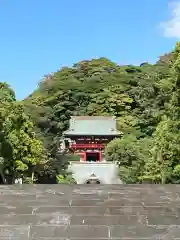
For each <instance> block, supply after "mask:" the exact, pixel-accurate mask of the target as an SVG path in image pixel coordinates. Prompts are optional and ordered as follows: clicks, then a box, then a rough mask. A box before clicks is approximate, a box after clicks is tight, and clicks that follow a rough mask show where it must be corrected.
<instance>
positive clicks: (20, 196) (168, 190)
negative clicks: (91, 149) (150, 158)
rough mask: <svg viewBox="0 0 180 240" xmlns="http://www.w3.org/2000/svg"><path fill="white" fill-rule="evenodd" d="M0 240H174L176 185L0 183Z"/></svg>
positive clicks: (179, 225) (179, 193) (178, 205)
mask: <svg viewBox="0 0 180 240" xmlns="http://www.w3.org/2000/svg"><path fill="white" fill-rule="evenodd" d="M2 239H3V240H5V239H6V240H7V239H9V240H10V239H11V240H15V239H16V240H21V239H22V240H26V239H31V240H32V239H34V240H42V239H44V240H45V239H46V240H57V239H59V240H65V239H73V240H99V239H101V240H107V239H114V240H118V239H126V240H130V239H131V240H132V239H137V240H145V239H151V240H152V239H153V240H154V239H164V240H171V239H180V185H76V186H75V185H74V186H70V185H38V186H33V185H18V186H15V185H14V186H3V185H2V186H0V240H2Z"/></svg>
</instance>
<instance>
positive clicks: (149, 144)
mask: <svg viewBox="0 0 180 240" xmlns="http://www.w3.org/2000/svg"><path fill="white" fill-rule="evenodd" d="M71 115H115V116H116V118H117V127H118V129H119V130H120V131H122V132H123V137H122V138H121V139H116V140H113V141H112V142H110V143H109V144H108V146H107V148H106V158H107V160H109V161H116V162H117V164H118V165H119V169H120V171H119V174H120V177H121V178H122V179H123V181H124V182H127V183H136V182H144V181H145V182H146V181H148V182H151V183H170V182H173V183H176V182H180V163H179V161H180V150H179V146H180V133H179V132H180V131H179V130H180V43H177V45H176V48H175V50H174V51H173V52H172V53H170V54H166V55H164V56H162V57H161V58H160V59H159V61H158V62H157V63H156V64H154V65H152V64H148V63H142V64H141V65H140V66H132V65H128V66H123V65H122V66H120V65H118V64H116V63H114V62H111V61H110V60H108V59H106V58H99V59H92V60H91V61H82V62H79V63H77V64H74V66H72V67H64V68H62V69H60V70H59V71H57V72H55V73H53V74H49V75H47V76H45V77H44V79H43V80H42V81H41V83H40V84H39V87H38V89H37V90H36V91H35V92H34V93H32V94H31V95H30V96H29V97H28V98H27V99H25V100H24V101H22V102H18V101H16V99H15V94H14V92H13V91H12V90H11V88H10V87H9V86H8V85H7V84H5V83H1V85H0V156H1V165H0V166H1V172H2V174H1V175H2V176H4V174H6V170H8V172H9V173H10V174H11V175H13V178H14V177H16V176H19V174H20V175H23V176H25V177H26V178H28V177H30V178H31V179H33V178H34V174H35V177H38V175H41V176H42V175H46V176H49V175H51V176H52V175H53V174H56V175H57V174H58V175H57V176H60V177H59V178H58V181H59V182H63V181H64V182H66V180H63V179H64V178H65V176H66V175H67V174H66V169H67V165H68V159H67V157H65V156H62V155H61V154H59V153H58V144H59V141H60V138H61V135H62V132H63V131H64V130H66V129H67V128H68V123H69V119H70V116H71ZM36 175H37V176H36Z"/></svg>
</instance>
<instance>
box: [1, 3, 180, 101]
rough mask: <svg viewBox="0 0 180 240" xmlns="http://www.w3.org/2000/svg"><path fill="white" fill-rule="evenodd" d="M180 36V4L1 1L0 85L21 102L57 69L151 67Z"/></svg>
mask: <svg viewBox="0 0 180 240" xmlns="http://www.w3.org/2000/svg"><path fill="white" fill-rule="evenodd" d="M179 37H180V4H179V3H176V4H175V5H172V6H171V5H170V6H169V1H168V0H136V1H135V0H131V1H130V0H129V1H128V0H127V1H124V0H86V1H85V0H76V1H75V0H52V1H49V0H26V1H24V0H1V1H0V66H1V67H0V70H1V72H0V81H7V82H8V83H9V84H10V85H11V86H12V87H13V88H14V89H15V91H16V94H17V98H18V99H23V98H24V97H26V96H28V94H30V93H31V92H32V91H33V90H34V89H35V88H36V87H37V84H38V82H39V81H40V80H41V79H42V78H43V76H44V75H45V74H47V73H49V72H54V71H56V70H57V69H59V68H60V67H62V66H70V65H72V64H73V63H75V62H78V61H80V60H83V59H91V58H96V57H107V58H110V59H111V60H113V61H115V62H117V63H119V64H127V63H128V64H140V63H141V62H144V61H148V62H155V61H156V60H157V57H158V56H160V55H162V54H163V53H165V52H169V51H170V50H172V48H173V47H174V45H175V42H176V40H177V39H178V38H179Z"/></svg>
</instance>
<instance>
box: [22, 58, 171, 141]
mask: <svg viewBox="0 0 180 240" xmlns="http://www.w3.org/2000/svg"><path fill="white" fill-rule="evenodd" d="M169 70H170V69H169V64H168V62H166V61H165V62H164V61H159V62H158V63H157V64H155V65H151V64H148V63H144V64H142V65H141V66H119V65H117V64H116V63H114V62H112V61H110V60H108V59H106V58H99V59H93V60H91V61H82V62H79V63H77V64H74V66H73V67H65V68H62V69H61V70H59V71H57V72H55V73H53V74H49V75H47V76H45V78H44V80H43V81H42V82H41V83H40V84H39V88H38V89H37V90H36V91H35V92H34V93H33V94H32V95H31V96H29V97H28V98H27V99H25V100H24V103H25V105H26V107H27V109H28V112H30V113H31V114H32V117H33V119H34V120H35V122H36V126H37V127H38V128H39V132H40V133H43V135H45V139H46V140H47V141H48V138H49V140H50V142H51V141H52V139H53V138H54V137H56V136H60V135H61V133H62V132H63V131H64V130H65V129H66V128H67V127H68V121H69V118H70V116H71V115H115V116H116V117H117V122H118V127H119V129H120V130H121V131H123V132H126V133H127V132H128V133H131V132H133V134H135V135H136V136H138V137H139V136H146V135H148V136H151V135H152V133H153V131H154V130H155V128H156V125H157V123H158V121H159V118H160V116H161V115H162V114H164V113H163V111H164V106H165V104H166V103H167V102H168V101H169V99H170V95H171V91H172V90H171V87H172V83H171V81H170V82H167V81H168V78H167V77H168V76H169V74H170V73H169ZM167 88H168V89H167ZM47 137H48V138H47ZM48 145H49V141H48Z"/></svg>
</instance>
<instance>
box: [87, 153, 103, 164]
mask: <svg viewBox="0 0 180 240" xmlns="http://www.w3.org/2000/svg"><path fill="white" fill-rule="evenodd" d="M99 160H100V159H99V153H98V152H87V153H86V161H87V162H98V161H99Z"/></svg>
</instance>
